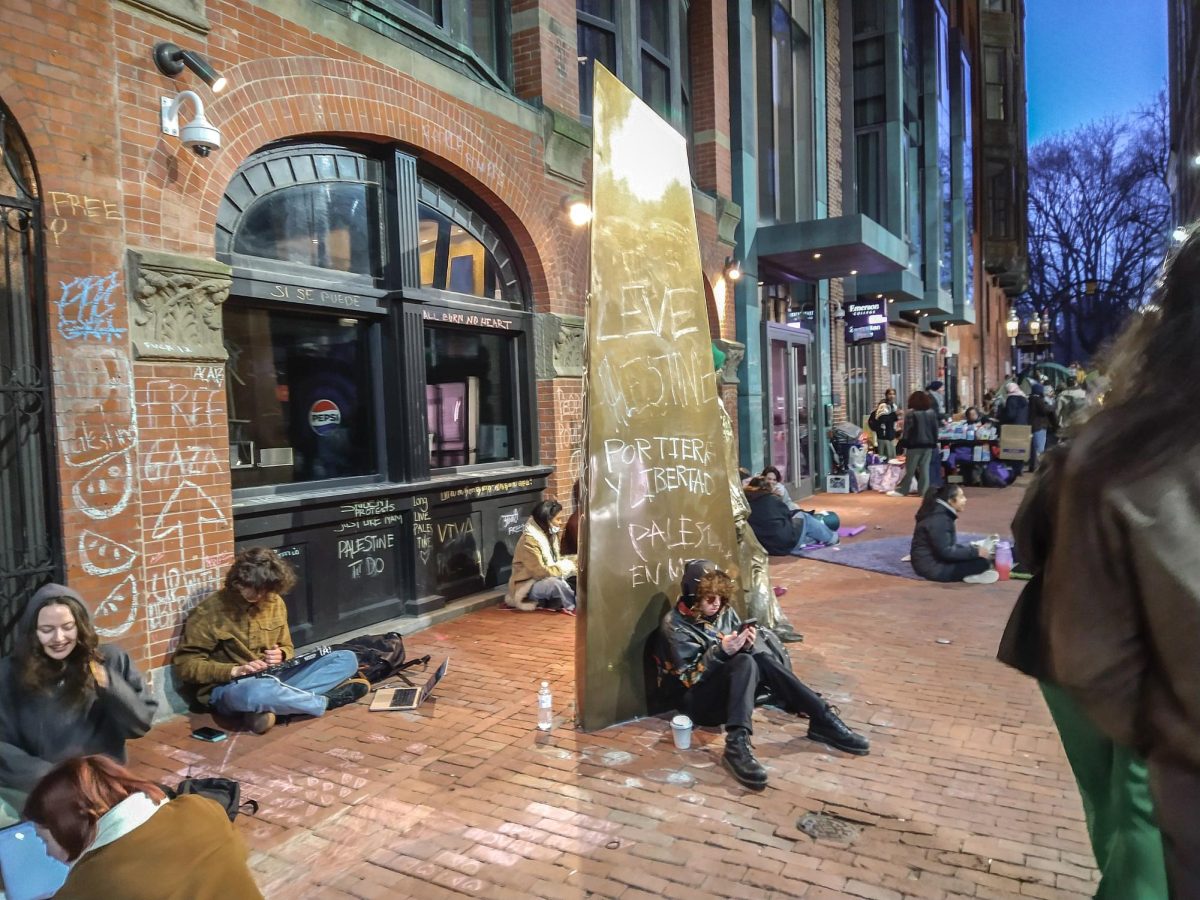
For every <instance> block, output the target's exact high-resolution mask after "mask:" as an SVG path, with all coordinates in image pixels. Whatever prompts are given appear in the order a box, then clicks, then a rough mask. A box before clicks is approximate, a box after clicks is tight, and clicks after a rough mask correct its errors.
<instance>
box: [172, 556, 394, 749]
mask: <svg viewBox="0 0 1200 900" xmlns="http://www.w3.org/2000/svg"><path fill="white" fill-rule="evenodd" d="M295 583H296V576H295V575H294V574H293V573H292V569H291V567H290V566H289V565H288V564H287V563H286V562H284V561H283V559H282V558H280V556H279V554H278V553H276V552H275V551H274V550H269V549H267V548H266V547H250V548H248V549H246V550H243V551H242V552H241V553H239V554H238V555H237V557H236V558H235V559H234V561H233V565H232V566H231V567H230V569H229V572H228V573H227V574H226V576H225V587H224V588H222V589H221V590H219V591H217V592H215V593H213V594H210V595H209V596H207V597H205V598H204V599H203V600H202V601H200V604H199V605H198V606H197V607H196V608H195V609H194V610H192V613H191V615H190V616H188V620H187V623H186V624H185V625H184V629H183V639H182V640H181V641H180V643H179V649H178V650H176V651H175V660H174V662H175V671H176V673H178V675H179V677H180V679H181V680H182V681H184V682H185V683H187V684H189V685H192V686H194V688H195V689H196V699H197V700H198V701H199V702H201V703H204V704H208V705H211V706H212V708H213V709H214V710H215V711H216V712H217V713H219V714H221V715H226V716H242V717H244V719H245V721H246V724H247V726H248V727H249V728H250V730H251V731H253V732H254V733H255V734H262V733H264V732H265V731H267V730H268V729H270V728H272V727H273V726H274V725H275V717H276V715H277V714H281V715H303V716H320V715H323V714H324V713H325V712H326V711H327V710H330V709H336V708H337V707H339V706H343V705H345V704H347V703H353V702H354V701H355V700H358V699H359V698H361V697H362V696H363V695H364V694H366V693H367V691H368V690H370V687H371V686H370V684H369V683H368V682H367V680H366V679H365V678H354V677H352V676H354V675H355V674H356V673H357V672H358V657H357V656H355V655H354V653H353V652H351V651H349V650H333V651H330V652H329V653H326V654H324V655H323V656H318V657H317V658H316V659H313V660H312V661H311V662H307V663H304V664H302V665H297V666H295V667H294V668H291V669H288V670H287V671H286V672H285V673H283V674H282V675H281V676H278V677H276V676H273V675H271V674H270V673H269V672H268V671H267V670H268V669H270V667H271V666H277V665H279V664H280V663H282V662H283V661H284V660H285V659H290V658H291V657H293V656H295V655H296V650H295V648H294V646H293V645H292V635H291V632H290V631H289V630H288V621H287V606H286V605H285V604H284V602H283V597H282V596H280V595H281V594H286V593H287V592H288V591H290V590H291V589H292V587H293V585H295ZM246 676H257V677H246ZM235 679H237V680H236V681H235Z"/></svg>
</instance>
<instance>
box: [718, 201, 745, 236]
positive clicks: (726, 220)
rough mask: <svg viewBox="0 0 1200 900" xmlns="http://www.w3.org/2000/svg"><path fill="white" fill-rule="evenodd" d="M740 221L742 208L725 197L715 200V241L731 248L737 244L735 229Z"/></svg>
mask: <svg viewBox="0 0 1200 900" xmlns="http://www.w3.org/2000/svg"><path fill="white" fill-rule="evenodd" d="M741 221H742V208H741V207H740V206H738V205H737V204H736V203H734V202H733V201H732V200H730V199H728V198H726V197H718V198H717V240H719V241H721V243H723V244H729V245H730V246H733V245H734V244H735V243H737V238H736V234H737V227H738V224H739V223H740V222H741Z"/></svg>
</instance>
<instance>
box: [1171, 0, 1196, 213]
mask: <svg viewBox="0 0 1200 900" xmlns="http://www.w3.org/2000/svg"><path fill="white" fill-rule="evenodd" d="M1167 43H1168V63H1167V65H1168V73H1167V80H1168V94H1169V96H1168V102H1169V104H1170V115H1171V171H1170V179H1171V199H1172V208H1173V209H1172V211H1173V213H1174V218H1175V223H1176V225H1187V224H1189V223H1192V222H1195V221H1196V220H1197V219H1200V10H1198V9H1197V8H1196V4H1195V3H1193V2H1190V0H1168V2H1167Z"/></svg>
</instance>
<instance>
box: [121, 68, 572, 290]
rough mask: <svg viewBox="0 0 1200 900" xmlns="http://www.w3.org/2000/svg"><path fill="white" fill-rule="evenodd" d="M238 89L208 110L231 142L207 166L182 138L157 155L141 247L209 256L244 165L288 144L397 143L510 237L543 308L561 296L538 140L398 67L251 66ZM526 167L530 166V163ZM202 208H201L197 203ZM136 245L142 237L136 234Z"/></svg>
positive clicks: (152, 156) (237, 76)
mask: <svg viewBox="0 0 1200 900" xmlns="http://www.w3.org/2000/svg"><path fill="white" fill-rule="evenodd" d="M226 74H227V77H229V79H230V82H231V84H233V85H234V87H233V89H232V90H230V91H229V92H228V93H223V94H221V95H220V96H219V97H218V98H216V99H215V100H211V101H210V102H209V103H208V104H206V107H205V112H206V115H207V116H208V117H209V119H210V120H211V121H213V122H214V123H216V124H218V126H219V127H220V128H221V130H222V132H223V134H224V136H225V138H226V141H227V144H226V146H225V147H224V148H223V149H222V150H221V151H219V152H218V153H216V154H214V155H213V156H210V157H208V158H207V159H198V158H197V157H194V156H192V155H191V154H190V153H187V152H185V151H182V150H181V149H180V147H179V144H178V142H177V141H176V140H175V139H173V138H162V139H160V140H158V141H157V142H156V144H155V146H154V147H153V149H152V150H150V151H149V153H148V158H147V160H146V167H145V169H146V177H145V179H144V181H143V183H142V184H141V185H140V187H139V191H135V192H132V193H133V196H132V198H131V201H132V205H136V206H137V208H139V209H141V210H142V211H143V216H142V221H141V227H142V232H141V234H140V235H139V238H138V239H139V240H140V242H142V243H145V244H146V245H148V246H156V247H160V248H162V249H164V250H174V251H178V252H184V253H196V254H202V255H211V254H212V252H213V235H214V227H215V223H216V218H217V209H218V206H219V203H220V200H221V197H222V195H223V193H224V191H225V188H226V186H227V185H228V183H229V181H230V180H231V179H232V178H233V175H234V173H235V172H236V170H237V168H238V166H239V165H240V164H241V163H242V162H244V161H245V159H246V158H247V157H249V156H250V155H251V154H252V153H254V152H255V151H257V150H259V149H261V148H262V147H264V146H266V145H267V144H271V143H273V142H276V141H279V140H283V139H285V138H312V139H323V140H330V139H332V138H336V137H340V138H354V139H356V140H362V141H368V142H389V143H391V142H397V143H399V144H401V145H404V146H405V147H406V148H408V149H409V150H410V152H413V153H415V154H416V155H417V156H418V157H419V158H420V159H422V160H423V161H426V162H428V163H429V164H431V165H433V166H435V167H438V168H441V169H443V170H444V171H446V172H447V173H448V174H450V175H451V176H452V177H454V178H455V179H456V180H457V181H459V182H460V183H462V184H463V185H464V186H465V187H467V188H468V189H469V190H471V191H472V192H473V193H474V194H475V196H477V197H478V198H479V200H480V201H481V202H483V203H486V204H488V205H489V206H490V207H491V209H492V210H493V211H494V213H495V214H496V215H497V216H498V217H499V218H500V220H501V222H502V223H503V224H504V226H505V227H506V228H507V230H508V231H509V234H510V235H511V237H512V240H513V245H514V249H517V250H518V251H519V252H520V254H521V256H522V258H523V260H524V264H525V267H526V271H527V273H528V277H529V280H530V288H531V290H532V294H533V296H534V298H535V299H538V300H542V301H543V302H545V301H547V300H549V298H550V297H551V294H552V290H551V285H552V284H553V279H552V278H551V275H550V273H549V272H548V271H547V267H548V265H549V263H548V262H547V261H546V260H544V258H543V257H544V255H545V253H544V251H545V250H546V248H549V247H550V246H551V245H552V242H553V238H554V237H555V235H554V229H555V228H563V227H565V226H564V225H562V224H560V223H558V220H559V219H560V218H561V217H560V216H557V215H555V213H556V212H557V203H558V195H559V194H560V193H562V188H561V187H559V186H557V185H555V184H554V183H551V182H550V181H548V180H547V179H545V178H543V179H540V183H539V182H535V183H530V179H529V177H528V169H529V166H530V165H531V163H532V162H534V161H536V160H540V159H541V139H540V138H538V139H537V140H535V141H534V142H533V146H532V147H531V146H530V141H529V140H528V135H527V134H526V133H524V132H521V131H518V130H517V129H514V128H513V127H512V126H509V125H507V124H506V123H503V122H501V121H499V120H495V119H491V118H485V117H484V116H483V115H482V114H480V113H479V112H477V111H475V110H471V109H467V108H464V107H462V106H460V105H458V104H455V103H453V102H452V101H451V100H450V99H449V98H445V97H442V96H441V95H439V94H437V93H436V92H433V91H431V90H430V89H429V88H427V87H425V86H424V85H422V84H420V83H419V82H417V81H415V80H414V79H413V78H411V77H409V76H408V75H406V74H404V73H401V72H397V71H395V70H392V69H387V68H383V67H380V66H376V65H371V64H367V63H362V62H349V61H344V60H332V59H326V58H323V57H288V58H284V59H264V60H254V61H251V62H246V63H243V64H241V65H239V66H235V67H233V68H232V69H229V70H227V73H226ZM522 162H523V163H524V167H522V165H521V163H522ZM197 200H198V202H197ZM131 237H132V235H131Z"/></svg>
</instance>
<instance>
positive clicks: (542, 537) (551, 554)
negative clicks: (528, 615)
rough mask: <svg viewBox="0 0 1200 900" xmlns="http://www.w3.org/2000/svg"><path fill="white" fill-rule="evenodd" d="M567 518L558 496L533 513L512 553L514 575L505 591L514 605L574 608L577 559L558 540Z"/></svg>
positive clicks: (570, 611)
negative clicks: (563, 550) (565, 550)
mask: <svg viewBox="0 0 1200 900" xmlns="http://www.w3.org/2000/svg"><path fill="white" fill-rule="evenodd" d="M566 519H567V517H566V515H565V514H564V513H563V511H562V504H561V503H559V502H558V501H557V500H543V501H541V502H540V503H538V504H537V505H536V506H535V507H534V508H533V512H532V513H530V515H529V519H528V521H526V522H525V529H524V530H523V531H522V532H521V537H520V539H519V540H518V541H517V549H516V551H515V552H514V553H513V562H512V575H511V576H510V577H509V579H508V592H507V593H506V594H505V595H504V602H505V603H506V604H508V605H509V606H511V607H512V608H513V609H521V610H525V611H527V612H528V611H529V610H534V609H537V608H538V607H541V608H543V609H554V610H562V611H563V612H565V613H571V614H573V613H574V612H575V587H574V585H573V584H572V581H573V580H574V576H575V559H574V557H570V556H563V555H562V553H561V552H560V551H559V542H558V541H559V537H558V536H559V533H560V532H561V531H562V527H563V524H564V523H565V522H566ZM568 579H570V580H568Z"/></svg>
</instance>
